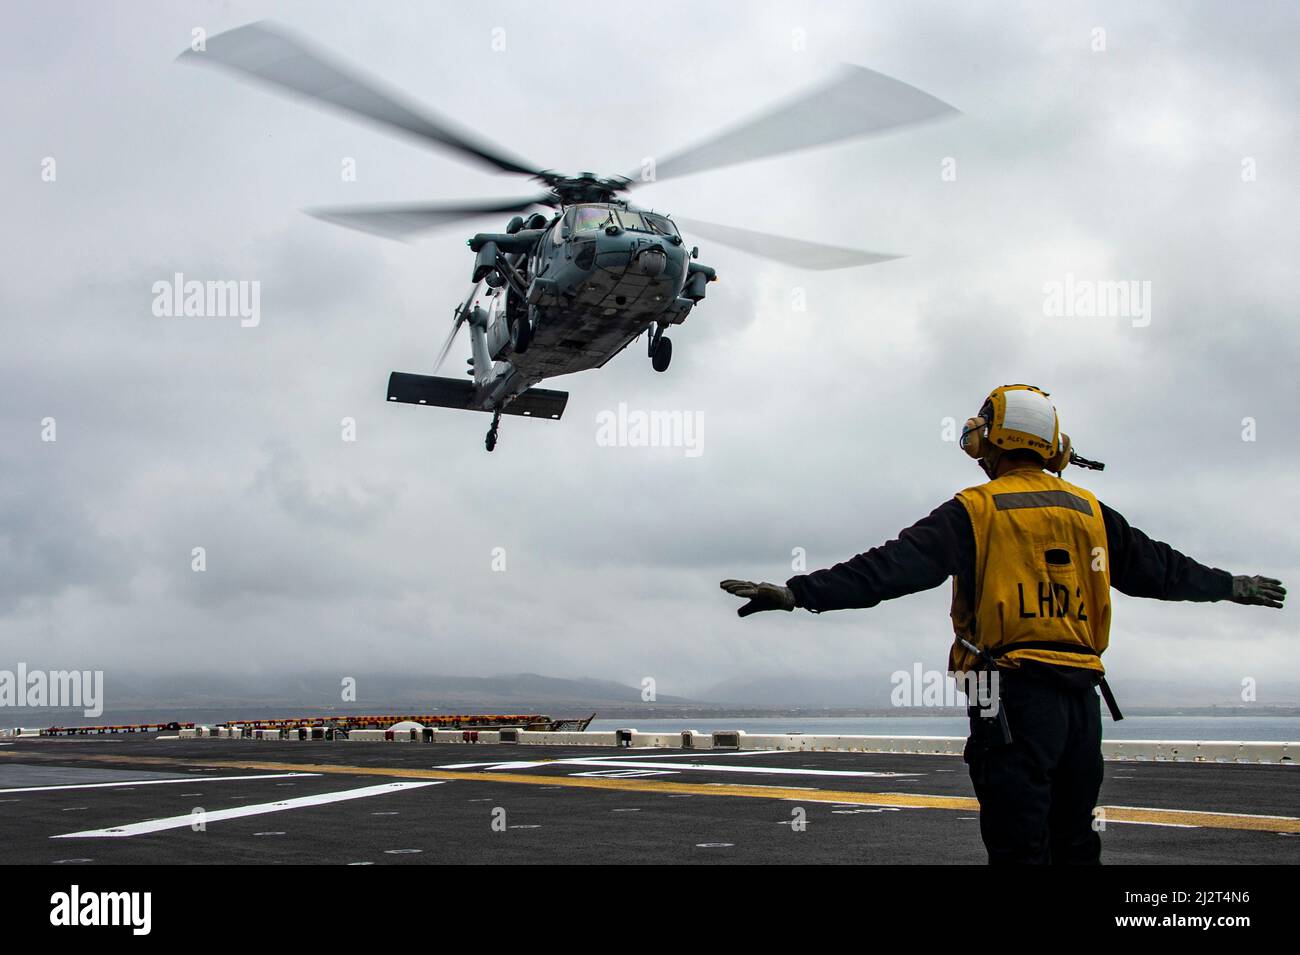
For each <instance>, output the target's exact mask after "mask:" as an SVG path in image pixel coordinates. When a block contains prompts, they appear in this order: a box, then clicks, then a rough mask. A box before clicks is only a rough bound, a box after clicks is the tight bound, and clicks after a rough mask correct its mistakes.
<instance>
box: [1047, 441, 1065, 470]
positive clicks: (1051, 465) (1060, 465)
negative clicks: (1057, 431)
mask: <svg viewBox="0 0 1300 955" xmlns="http://www.w3.org/2000/svg"><path fill="white" fill-rule="evenodd" d="M1070 451H1071V446H1070V436H1069V435H1068V434H1065V433H1064V432H1062V434H1061V448H1060V450H1059V451H1057V452H1056V454H1054V455H1053V456H1052V457H1051V459H1050V460H1048V462H1047V470H1049V471H1055V472H1056V473H1057V474H1060V473H1061V472H1062V471H1064V470H1065V467H1066V465H1068V464H1069V463H1070Z"/></svg>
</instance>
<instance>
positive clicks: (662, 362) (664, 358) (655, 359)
mask: <svg viewBox="0 0 1300 955" xmlns="http://www.w3.org/2000/svg"><path fill="white" fill-rule="evenodd" d="M672 360H673V341H672V339H671V338H661V339H659V343H658V344H657V345H655V347H654V351H653V352H651V353H650V365H651V367H653V368H654V370H655V371H667V370H668V363H669V362H671V361H672Z"/></svg>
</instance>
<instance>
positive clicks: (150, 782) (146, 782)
mask: <svg viewBox="0 0 1300 955" xmlns="http://www.w3.org/2000/svg"><path fill="white" fill-rule="evenodd" d="M319 775H321V774H320V773H269V774H267V773H264V774H262V775H260V776H204V777H202V778H201V779H200V778H195V777H194V776H183V777H181V778H180V779H123V780H120V781H118V782H115V783H63V784H60V785H57V786H24V787H22V788H20V789H0V793H49V792H57V791H58V790H60V789H109V788H112V787H114V786H166V785H168V784H170V783H226V782H233V781H234V780H237V779H286V778H288V777H290V776H319ZM181 795H182V796H184V795H188V794H187V793H181Z"/></svg>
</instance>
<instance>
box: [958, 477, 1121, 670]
mask: <svg viewBox="0 0 1300 955" xmlns="http://www.w3.org/2000/svg"><path fill="white" fill-rule="evenodd" d="M957 500H959V501H961V503H962V505H963V506H964V507H965V508H966V513H967V514H968V516H969V517H970V521H971V528H972V530H973V532H974V538H975V580H974V581H973V582H972V587H971V591H972V593H973V594H974V597H975V605H974V606H973V607H971V606H966V603H965V600H964V599H963V597H962V594H961V582H959V581H957V580H956V579H954V580H953V603H952V619H953V629H954V631H955V632H956V634H957V636H958V637H964V638H965V639H967V640H969V641H971V642H972V643H974V644H976V645H977V646H980V647H983V648H985V649H987V650H988V651H989V652H990V653H992V654H993V655H994V656H995V657H997V658H998V660H999V661H1002V662H1003V663H1004V664H1009V665H1011V666H1015V665H1016V662H1017V661H1020V660H1037V661H1039V662H1042V663H1053V664H1057V665H1059V666H1073V667H1082V668H1084V669H1090V670H1096V671H1098V672H1104V668H1103V667H1102V664H1101V660H1100V656H1101V654H1102V652H1103V651H1104V650H1105V649H1106V644H1107V640H1108V638H1109V635H1110V612H1111V610H1110V608H1111V604H1110V568H1109V564H1108V555H1107V553H1106V525H1105V522H1104V521H1103V519H1102V516H1101V505H1100V504H1099V503H1098V502H1097V499H1096V497H1094V496H1093V495H1092V493H1091V492H1090V491H1087V490H1085V489H1083V488H1080V487H1075V486H1074V485H1072V484H1070V483H1068V482H1066V481H1063V480H1061V479H1060V478H1058V477H1056V476H1055V475H1053V474H1048V473H1047V472H1045V471H1039V470H1037V469H1023V470H1015V471H1011V472H1010V473H1008V474H1004V475H1003V476H1002V477H1000V478H997V479H996V480H993V481H989V482H988V483H986V484H981V485H978V486H976V487H971V488H967V489H966V490H964V491H962V492H960V493H959V494H958V495H957ZM1018 645H1020V646H1018ZM1070 646H1077V647H1078V650H1077V651H1072V650H1069V649H1067V648H1068V647H1070ZM948 665H949V668H950V669H952V670H955V671H966V670H971V669H976V668H978V666H979V663H978V660H977V659H976V658H975V656H974V655H973V654H972V653H970V651H968V650H967V649H965V648H964V647H962V646H961V644H960V643H959V642H954V644H953V648H952V652H951V653H950V654H949V660H948Z"/></svg>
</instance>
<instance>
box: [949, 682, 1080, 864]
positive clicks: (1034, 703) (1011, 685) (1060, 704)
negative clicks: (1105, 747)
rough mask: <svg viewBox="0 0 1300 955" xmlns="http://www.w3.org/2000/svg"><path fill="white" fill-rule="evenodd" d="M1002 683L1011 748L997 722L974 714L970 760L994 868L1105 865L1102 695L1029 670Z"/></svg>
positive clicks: (967, 756)
mask: <svg viewBox="0 0 1300 955" xmlns="http://www.w3.org/2000/svg"><path fill="white" fill-rule="evenodd" d="M999 678H1000V682H1001V689H1002V704H1001V705H1002V707H1003V708H1004V710H1005V712H1006V714H1007V719H1008V722H1009V724H1010V729H1011V743H1010V744H1007V743H1004V742H1003V741H1002V735H1001V733H1000V731H999V729H998V722H997V720H990V719H986V718H983V717H980V716H977V715H974V713H972V716H971V735H970V738H969V739H968V740H967V741H966V751H965V755H964V758H965V760H966V762H967V764H969V766H970V778H971V782H972V783H973V784H974V786H975V795H976V797H977V798H978V799H979V803H980V835H981V836H983V838H984V847H985V848H986V849H987V850H988V854H989V864H990V865H999V864H1017V863H1019V864H1030V865H1046V864H1049V863H1054V864H1058V865H1059V864H1063V865H1098V864H1100V862H1101V837H1100V836H1099V835H1098V834H1097V831H1096V829H1094V828H1093V824H1094V821H1093V809H1094V808H1095V807H1096V805H1097V794H1098V793H1099V792H1100V790H1101V780H1102V760H1101V707H1100V702H1101V701H1100V700H1099V698H1098V696H1097V691H1096V690H1095V689H1092V688H1089V687H1087V686H1079V685H1077V684H1076V685H1070V684H1068V683H1066V682H1063V681H1061V680H1060V679H1057V678H1055V677H1054V676H1053V675H1051V674H1049V673H1043V672H1039V671H1037V670H1036V669H1034V668H1030V667H1022V668H1021V669H1019V670H1011V671H1009V670H1001V671H999Z"/></svg>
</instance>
